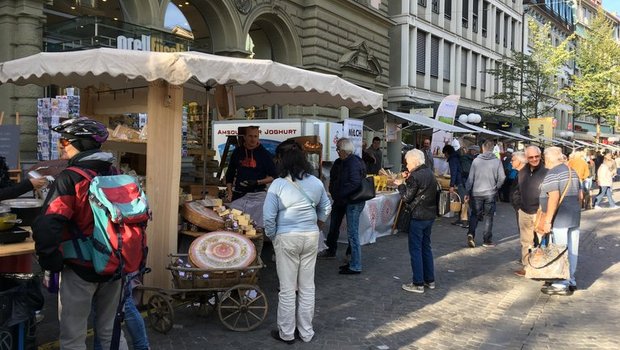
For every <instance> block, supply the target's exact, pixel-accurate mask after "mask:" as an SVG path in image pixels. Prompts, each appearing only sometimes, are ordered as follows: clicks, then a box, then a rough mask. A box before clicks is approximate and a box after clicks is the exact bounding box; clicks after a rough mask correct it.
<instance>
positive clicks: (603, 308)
mask: <svg viewBox="0 0 620 350" xmlns="http://www.w3.org/2000/svg"><path fill="white" fill-rule="evenodd" d="M616 199H618V193H616ZM619 218H620V210H612V209H601V210H589V211H585V212H583V215H582V225H581V239H580V248H579V264H578V271H577V283H578V288H579V290H578V291H576V292H575V294H574V295H572V296H569V297H567V296H547V295H544V294H542V293H540V291H539V290H540V286H541V282H535V281H530V280H527V279H524V278H521V277H517V276H515V275H514V274H513V271H514V270H516V269H518V268H519V265H518V264H517V262H516V260H517V259H518V255H519V240H518V233H517V228H516V223H515V215H514V212H513V211H512V208H511V207H510V206H509V204H507V203H498V212H497V214H496V216H495V221H494V222H495V225H494V240H495V241H496V243H497V246H496V247H494V248H484V247H476V248H474V249H471V248H467V247H466V232H465V230H464V229H462V228H460V227H456V226H452V225H450V222H451V221H452V220H453V219H448V218H441V219H438V220H437V221H436V222H435V225H434V226H433V235H432V241H433V242H432V245H433V253H434V258H435V273H436V280H437V288H436V289H435V290H427V291H426V292H425V293H424V294H414V293H408V292H405V291H403V290H401V288H400V285H401V284H402V283H406V282H410V278H411V268H410V265H409V254H408V251H407V237H406V235H404V234H397V235H393V236H389V237H382V238H379V239H378V240H377V242H376V243H375V244H372V245H367V246H363V248H362V252H363V253H362V254H363V273H362V274H361V275H353V276H343V275H339V274H338V266H339V265H340V264H341V261H339V260H319V261H318V263H317V272H316V313H315V320H314V327H315V332H316V335H315V338H314V339H313V340H312V341H311V342H310V343H302V342H300V341H297V342H296V343H295V344H294V345H287V344H283V343H279V342H277V341H275V340H273V339H272V338H271V337H270V336H269V331H270V330H271V329H274V328H275V327H276V308H277V276H276V272H275V263H273V262H271V254H272V250H271V246H270V245H265V249H264V250H263V257H264V260H265V261H266V262H267V264H268V267H267V268H266V269H264V270H263V271H262V272H261V279H260V281H259V283H258V284H259V285H260V287H261V288H262V289H263V290H264V292H265V293H266V294H267V296H268V299H269V313H268V316H267V319H266V320H265V322H264V323H263V324H262V325H261V326H260V327H258V328H257V329H256V330H253V331H249V332H233V331H229V330H227V329H226V328H225V327H224V326H223V325H222V324H221V322H220V321H219V319H218V317H217V314H216V313H211V314H209V315H207V316H204V315H201V314H200V313H199V312H197V310H196V309H195V308H193V307H180V308H177V309H176V310H175V319H174V322H175V324H174V327H173V329H172V330H171V331H170V332H169V333H168V334H165V335H164V334H159V333H157V332H156V331H153V330H152V329H149V337H150V341H151V346H152V348H153V349H174V350H180V349H205V348H210V349H254V350H257V349H321V350H332V349H343V350H344V349H569V348H570V349H617V348H618V345H617V344H619V343H620V335H619V333H618V330H620V306H619V305H620V304H619V303H618V300H619V298H620V291H619V289H618V288H617V285H618V282H620V264H618V257H620V236H619V234H618V222H619ZM478 236H479V237H476V238H477V240H481V238H482V237H481V235H480V234H479V235H478ZM477 243H478V244H480V243H482V242H481V241H478V242H477ZM344 248H345V247H344V246H342V245H341V246H340V247H339V252H338V254H339V256H342V254H344ZM46 307H47V308H48V312H49V308H55V305H53V303H51V305H48V306H46ZM51 317H53V315H52V316H51ZM55 332H56V330H55V329H54V323H53V322H48V323H47V325H46V324H45V323H44V324H43V325H42V327H40V329H39V335H38V337H39V339H40V340H41V339H43V340H44V339H54V338H55V337H56V336H55V334H56V333H55Z"/></svg>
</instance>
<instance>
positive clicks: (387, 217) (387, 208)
mask: <svg viewBox="0 0 620 350" xmlns="http://www.w3.org/2000/svg"><path fill="white" fill-rule="evenodd" d="M399 202H400V193H398V192H387V193H380V194H378V195H377V196H376V197H375V198H373V199H371V200H369V201H367V202H366V205H365V206H364V210H363V211H362V214H361V215H360V229H359V235H360V244H361V245H364V244H370V243H375V242H376V241H377V237H382V236H387V235H390V234H391V233H392V225H393V224H394V219H395V217H396V211H397V210H398V203H399ZM328 221H329V220H328ZM328 230H329V222H327V223H326V225H325V232H321V238H322V239H321V240H320V241H321V242H323V239H324V238H325V237H324V234H327V231H328ZM338 242H341V243H347V242H348V240H347V220H346V216H345V218H344V219H343V220H342V223H341V224H340V236H339V237H338ZM322 248H327V247H326V246H323V247H322ZM319 249H321V248H319Z"/></svg>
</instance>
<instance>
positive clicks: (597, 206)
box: [594, 205, 603, 209]
mask: <svg viewBox="0 0 620 350" xmlns="http://www.w3.org/2000/svg"><path fill="white" fill-rule="evenodd" d="M594 209H603V208H601V206H599V205H595V206H594Z"/></svg>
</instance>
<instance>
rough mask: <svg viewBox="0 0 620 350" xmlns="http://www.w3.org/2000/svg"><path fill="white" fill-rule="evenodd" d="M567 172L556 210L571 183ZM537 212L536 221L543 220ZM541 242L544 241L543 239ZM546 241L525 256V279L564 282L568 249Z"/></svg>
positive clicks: (566, 276)
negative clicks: (565, 182)
mask: <svg viewBox="0 0 620 350" xmlns="http://www.w3.org/2000/svg"><path fill="white" fill-rule="evenodd" d="M568 171H569V173H568V174H569V175H568V183H567V184H566V187H565V188H564V191H562V195H561V196H560V200H559V201H558V210H559V208H560V203H562V200H564V197H565V196H566V192H567V191H568V187H569V186H570V183H571V179H572V171H571V170H570V169H569V170H568ZM539 212H540V213H542V212H541V210H540V208H539V209H538V212H537V213H536V219H537V220H544V219H545V218H544V215H542V214H541V215H538V213H539ZM539 216H540V218H539ZM543 222H544V221H542V222H538V221H537V222H535V225H536V226H535V227H538V225H540V224H542V223H543ZM549 235H550V233H548V232H546V233H544V236H549ZM544 236H543V237H544ZM541 241H544V238H543V239H541ZM546 241H547V242H548V243H547V245H546V246H538V247H536V248H534V249H532V250H531V251H530V252H529V253H527V255H526V256H525V261H526V262H527V263H526V265H525V277H527V278H530V279H535V280H566V279H568V278H570V269H569V263H568V247H567V246H564V245H558V244H554V243H552V242H551V241H552V240H550V239H547V240H546Z"/></svg>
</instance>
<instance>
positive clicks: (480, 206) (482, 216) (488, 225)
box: [467, 195, 496, 243]
mask: <svg viewBox="0 0 620 350" xmlns="http://www.w3.org/2000/svg"><path fill="white" fill-rule="evenodd" d="M495 207H496V206H495V195H491V196H475V197H472V203H471V216H470V219H469V220H470V223H469V230H467V234H468V235H472V236H474V237H475V236H476V228H477V227H478V222H483V229H482V240H483V242H484V243H491V242H493V216H494V215H495Z"/></svg>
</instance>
